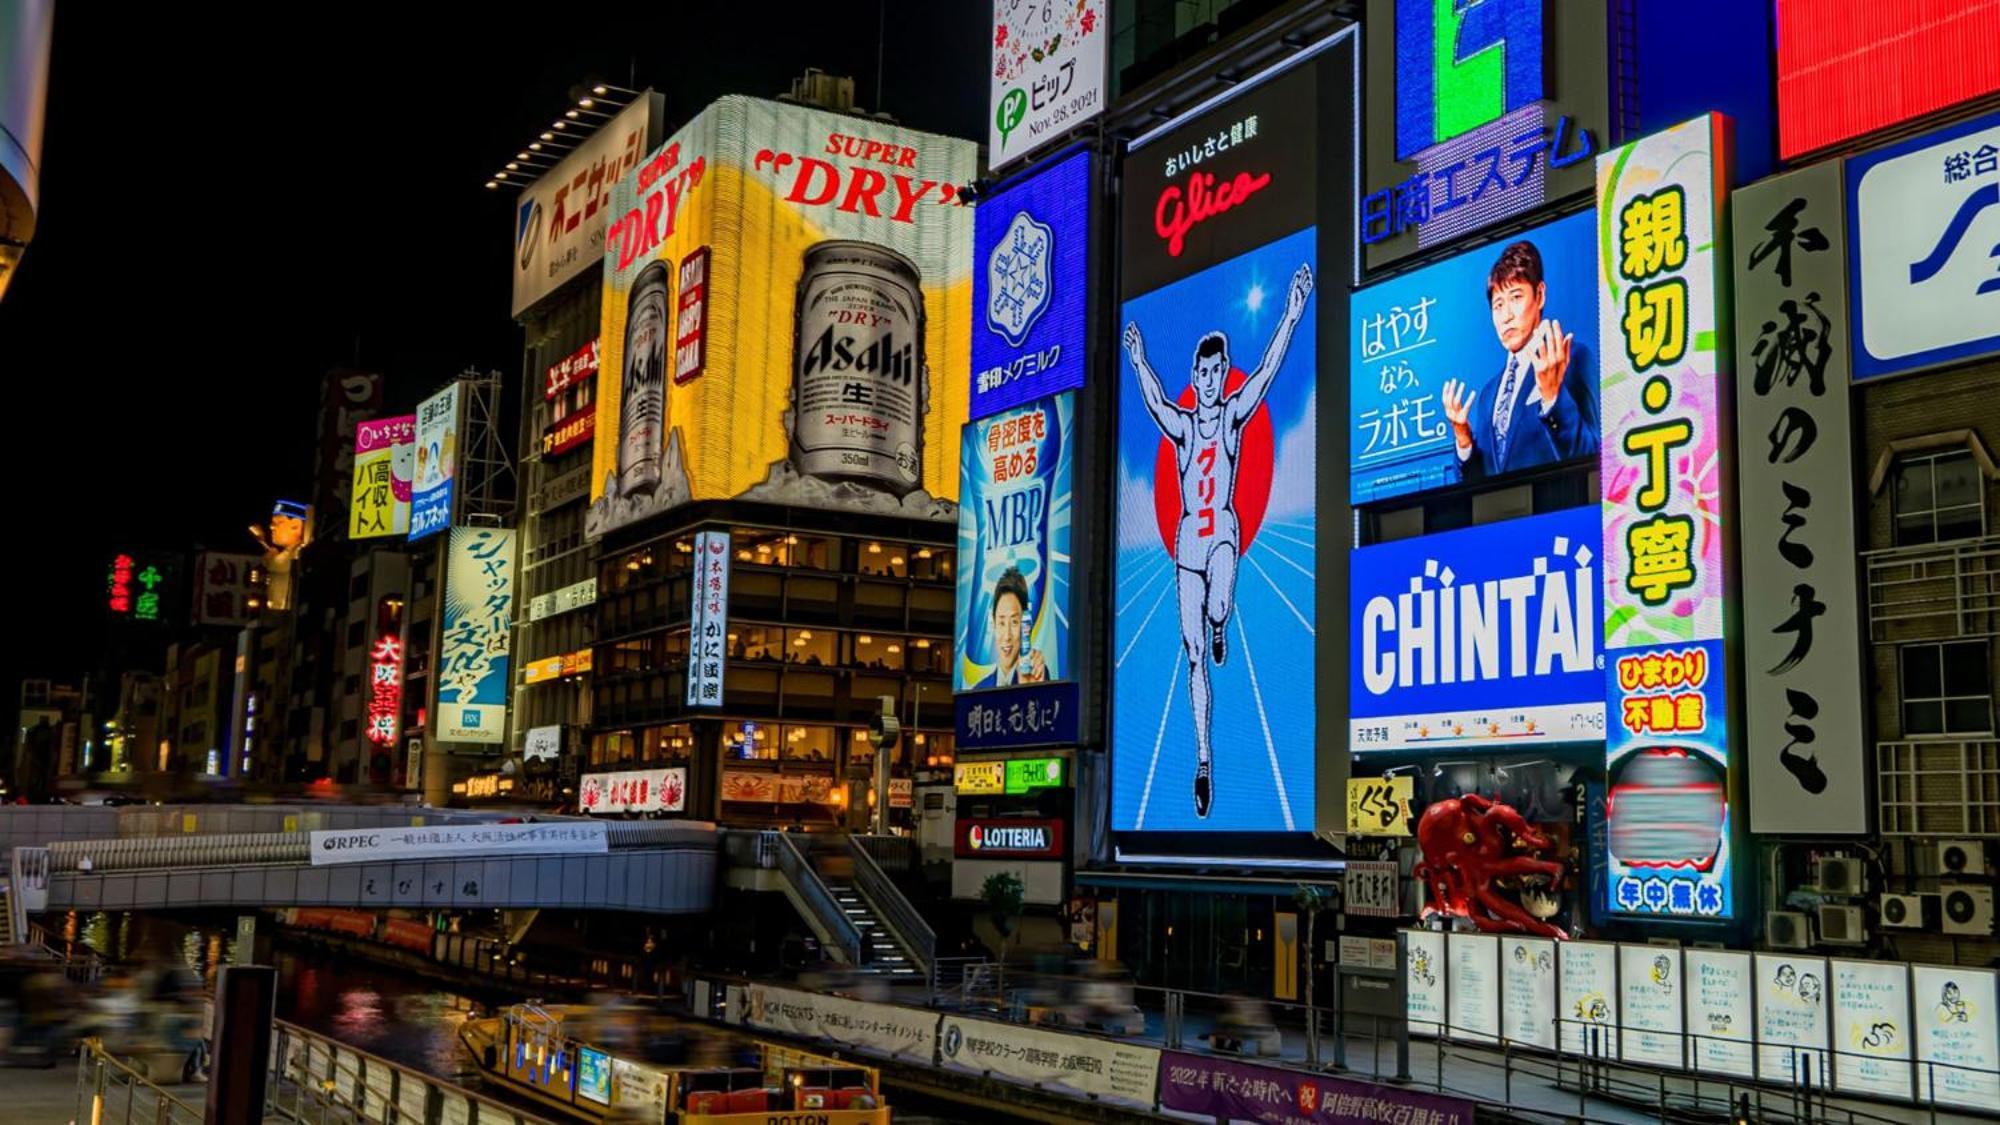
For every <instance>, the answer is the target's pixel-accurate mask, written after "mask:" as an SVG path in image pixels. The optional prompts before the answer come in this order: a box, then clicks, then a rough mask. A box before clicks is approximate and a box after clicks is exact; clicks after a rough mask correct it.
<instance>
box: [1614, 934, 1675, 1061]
mask: <svg viewBox="0 0 2000 1125" xmlns="http://www.w3.org/2000/svg"><path fill="white" fill-rule="evenodd" d="M1618 1010H1619V1014H1620V1016H1621V1019H1622V1026H1623V1028H1624V1031H1623V1034H1622V1035H1621V1036H1620V1040H1621V1042H1620V1044H1619V1046H1620V1049H1621V1050H1622V1051H1623V1055H1622V1056H1621V1057H1623V1058H1624V1059H1625V1061H1626V1062H1636V1063H1646V1064H1648V1065H1650V1066H1670V1067H1674V1068H1676V1069H1679V1068H1680V1067H1683V1066H1685V1065H1687V1061H1686V1059H1685V1058H1683V1057H1682V1050H1683V1047H1682V1043H1683V1039H1682V1036H1681V1024H1682V1021H1681V951H1680V950H1678V949H1670V948H1667V947H1666V946H1661V945H1621V946H1619V947H1618Z"/></svg>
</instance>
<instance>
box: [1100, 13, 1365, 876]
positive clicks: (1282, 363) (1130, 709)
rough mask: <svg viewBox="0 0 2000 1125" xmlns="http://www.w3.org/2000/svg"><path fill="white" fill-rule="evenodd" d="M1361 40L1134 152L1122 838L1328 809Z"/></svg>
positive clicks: (1126, 170) (1116, 625) (1117, 547)
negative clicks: (1336, 353)
mask: <svg viewBox="0 0 2000 1125" xmlns="http://www.w3.org/2000/svg"><path fill="white" fill-rule="evenodd" d="M1352 50H1353V33H1352V31H1348V32H1343V33H1342V34H1341V35H1338V36H1335V37H1333V38H1331V39H1327V40H1324V41H1322V42H1320V43H1318V44H1316V45H1313V46H1309V47H1306V48H1305V49H1303V50H1302V51H1300V52H1298V53H1296V54H1294V55H1293V56H1291V58H1290V59H1289V60H1288V61H1287V62H1286V63H1284V64H1282V65H1280V66H1279V67H1276V68H1273V69H1272V70H1270V71H1266V72H1265V73H1263V74H1260V75H1256V76H1253V77H1251V78H1248V79H1246V80H1244V81H1242V82H1240V83H1237V84H1235V85H1234V86H1232V87H1231V88H1230V89H1229V92H1228V93H1227V95H1226V96H1223V97H1221V98H1218V99H1216V100H1214V101H1212V102H1210V103H1208V104H1206V105H1203V106H1199V107H1196V108H1195V109H1194V110H1192V111H1190V112H1189V113H1187V114H1186V115H1184V116H1183V117H1181V118H1179V119H1176V120H1173V121H1169V122H1166V123H1165V124H1163V125H1162V126H1161V127H1160V128H1159V129H1157V130H1155V131H1154V132H1153V133H1151V134H1148V135H1146V136H1143V137H1141V138H1138V139H1137V140H1135V141H1133V142H1132V143H1131V144H1130V146H1129V147H1128V149H1127V151H1126V153H1125V158H1124V167H1123V182H1124V203H1123V211H1122V215H1121V217H1120V226H1121V232H1122V233H1121V249H1120V255H1121V269H1120V277H1121V280H1122V292H1121V294H1120V299H1121V302H1122V306H1121V309H1120V312H1119V317H1118V320H1119V323H1120V324H1121V325H1122V326H1123V331H1122V332H1121V334H1120V335H1121V338H1120V344H1119V348H1120V354H1119V361H1118V363H1117V365H1116V367H1115V371H1116V379H1117V392H1116V395H1115V400H1116V407H1115V410H1114V414H1113V445H1112V456H1113V459H1114V464H1115V466H1116V473H1117V476H1116V485H1115V487H1116V490H1117V491H1116V496H1117V510H1116V515H1115V523H1114V528H1113V536H1114V541H1113V571H1114V575H1113V593H1112V597H1113V599H1114V601H1113V605H1112V609H1113V614H1114V620H1113V625H1112V630H1111V646H1112V647H1111V651H1110V654H1109V656H1108V661H1109V663H1110V664H1111V666H1112V673H1111V674H1112V693H1111V751H1112V760H1111V773H1112V776H1111V826H1112V828H1113V830H1114V831H1116V832H1120V833H1135V834H1136V833H1177V832H1202V833H1231V834H1239V835H1240V834H1252V833H1256V834H1270V833H1289V832H1301V833H1303V832H1310V831H1312V830H1313V829H1314V827H1315V825H1316V823H1317V819H1318V815H1319V804H1318V802H1319V792H1318V788H1319V781H1320V773H1319V770H1320V762H1319V754H1318V739H1319V731H1318V719H1317V717H1318V712H1319V709H1320V708H1319V707H1317V706H1316V705H1315V704H1316V700H1317V699H1318V688H1319V684H1318V682H1317V678H1316V677H1317V670H1318V661H1319V652H1318V649H1317V642H1316V639H1315V638H1316V629H1315V620H1316V618H1317V616H1318V609H1319V603H1318V591H1317V588H1316V587H1317V579H1318V575H1319V566H1320V562H1319V557H1318V546H1317V544H1318V541H1319V532H1318V524H1319V514H1320V513H1319V510H1318V501H1319V496H1318V489H1317V481H1318V479H1319V474H1320V470H1321V466H1320V465H1319V459H1318V434H1319V406H1318V401H1319V400H1318V393H1317V392H1318V389H1319V382H1320V372H1321V354H1320V352H1321V344H1322V343H1323V341H1322V339H1321V327H1320V323H1321V317H1322V315H1323V309H1324V307H1325V306H1324V303H1323V300H1322V297H1321V295H1320V289H1321V287H1322V285H1330V286H1332V287H1333V289H1334V291H1335V292H1339V291H1340V290H1342V289H1343V288H1344V286H1345V285H1346V284H1347V283H1348V279H1349V277H1350V276H1351V264H1350V263H1351V249H1352V241H1351V234H1352V231H1351V228H1350V227H1349V226H1348V225H1347V222H1346V220H1345V219H1344V218H1343V217H1342V214H1341V213H1340V212H1341V211H1343V210H1344V209H1341V208H1339V204H1338V201H1339V199H1340V198H1341V195H1342V193H1343V192H1344V191H1345V189H1346V188H1347V186H1348V185H1350V184H1351V182H1352V175H1353V164H1352V151H1353V150H1352V147H1351V142H1352V137H1351V134H1350V133H1349V132H1348V129H1347V125H1348V122H1350V121H1351V120H1352V117H1353V113H1354V100H1353V98H1354V88H1353V77H1354V76H1353V69H1352V67H1353V65H1354V64H1353V56H1352ZM1327 208H1333V209H1335V211H1334V213H1329V214H1322V213H1321V212H1322V210H1323V209H1327ZM1341 303H1342V302H1336V307H1337V306H1338V305H1339V304H1341ZM1342 554H1343V556H1344V554H1345V552H1342ZM1340 758H1341V761H1340V763H1339V764H1338V767H1337V768H1338V769H1339V770H1340V771H1341V773H1340V776H1341V779H1342V780H1344V778H1345V754H1344V753H1343V754H1341V755H1340ZM1335 815H1337V810H1336V812H1335ZM1204 846H1207V845H1204ZM1222 846H1228V845H1227V844H1226V843H1225V844H1224V845H1222Z"/></svg>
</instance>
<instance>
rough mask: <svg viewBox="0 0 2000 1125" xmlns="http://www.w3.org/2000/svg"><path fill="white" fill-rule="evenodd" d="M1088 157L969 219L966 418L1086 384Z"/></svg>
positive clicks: (1025, 182) (1068, 162)
mask: <svg viewBox="0 0 2000 1125" xmlns="http://www.w3.org/2000/svg"><path fill="white" fill-rule="evenodd" d="M1090 199H1091V182H1090V151H1089V150H1088V149H1078V150H1077V151H1076V152H1074V153H1072V154H1070V155H1069V156H1067V157H1064V158H1062V159H1059V160H1054V161H1051V162H1049V163H1048V164H1047V165H1046V166H1044V167H1043V168H1041V169H1038V170H1037V171H1036V172H1034V173H1033V174H1031V175H1029V176H1027V177H1024V178H1022V179H1017V180H1015V181H1013V182H1012V183H1010V184H1008V185H1006V186H1003V187H1001V188H1000V189H998V190H997V191H995V192H994V193H993V194H991V195H989V196H986V197H985V198H983V199H981V200H980V201H979V205H978V207H977V209H976V210H975V212H974V214H973V262H974V264H975V267H976V268H975V269H974V270H973V271H972V308H973V317H974V319H975V323H974V325H973V330H972V410H971V413H970V414H969V415H968V417H971V418H984V417H985V416H987V415H988V414H993V413H996V412H998V411H1001V410H1006V409H1009V408H1011V407H1015V406H1019V405H1021V404H1022V403H1025V402H1029V401H1032V400H1034V399H1037V398H1041V397H1043V396H1045V395H1051V394H1054V393H1056V392H1057V391H1063V390H1068V389H1070V388H1072V387H1081V386H1083V369H1084V328H1085V326H1084V298H1085V295H1086V292H1087V290H1086V286H1087V284H1088V277H1087V273H1086V271H1087V270H1088V268H1089V263H1090Z"/></svg>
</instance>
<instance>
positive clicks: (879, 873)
mask: <svg viewBox="0 0 2000 1125" xmlns="http://www.w3.org/2000/svg"><path fill="white" fill-rule="evenodd" d="M847 854H848V856H849V857H850V858H851V859H852V860H853V861H854V889H855V890H857V891H859V892H861V897H862V898H864V899H867V900H868V905H869V906H871V907H873V908H874V910H875V916H876V917H877V918H879V919H881V922H882V924H883V925H884V926H886V927H888V930H889V936H890V937H892V938H894V939H895V941H896V944H898V945H900V946H902V947H903V950H904V952H906V953H908V954H909V955H910V960H911V961H912V962H914V964H915V968H916V970H917V971H918V972H919V973H922V974H923V975H924V979H926V980H928V979H930V976H931V969H932V966H933V964H934V963H935V962H936V960H937V933H936V932H935V931H933V930H932V929H931V926H930V923H928V922H926V921H924V916H923V915H922V914H919V913H917V908H916V907H915V906H914V905H912V904H911V903H910V900H909V899H908V898H906V897H904V895H903V891H902V888H900V887H898V886H896V884H895V883H894V882H892V881H890V879H889V876H888V875H887V874H885V873H884V872H883V870H882V868H881V867H880V866H879V865H878V864H877V863H876V862H875V857H874V856H873V855H871V854H869V850H868V848H867V847H865V846H863V845H862V844H861V843H860V841H858V840H856V839H855V838H854V837H852V836H849V837H848V838H847Z"/></svg>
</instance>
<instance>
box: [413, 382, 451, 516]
mask: <svg viewBox="0 0 2000 1125" xmlns="http://www.w3.org/2000/svg"><path fill="white" fill-rule="evenodd" d="M458 388H459V384H457V383H453V384H452V385H451V386H449V387H446V388H445V389H444V390H441V391H439V392H438V393H436V394H434V395H432V396H431V397H429V398H427V399H425V400H424V401H423V403H422V404H421V405H419V406H418V407H417V468H416V474H415V476H414V477H412V478H411V481H410V542H412V543H414V542H416V541H417V540H419V539H427V538H429V537H430V536H432V535H435V534H436V533H438V532H440V531H443V530H444V529H445V528H447V527H450V526H451V519H452V515H453V512H454V509H453V506H452V493H453V488H454V484H455V481H456V479H457V474H458V413H459V411H458Z"/></svg>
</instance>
